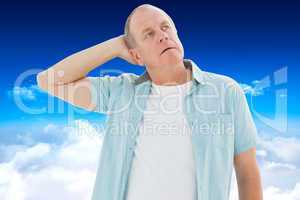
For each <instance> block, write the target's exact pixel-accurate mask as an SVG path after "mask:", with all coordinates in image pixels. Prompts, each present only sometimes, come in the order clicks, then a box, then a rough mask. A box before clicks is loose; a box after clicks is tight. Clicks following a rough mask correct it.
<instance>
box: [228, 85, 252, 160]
mask: <svg viewBox="0 0 300 200" xmlns="http://www.w3.org/2000/svg"><path fill="white" fill-rule="evenodd" d="M232 100H233V112H234V155H237V154H239V153H241V152H244V151H247V150H248V149H250V148H252V147H256V144H257V129H256V127H255V124H254V121H253V118H252V115H251V112H250V109H249V106H248V103H247V99H246V96H245V94H244V91H243V89H242V88H241V87H240V86H239V85H238V84H237V83H235V84H234V92H233V99H232Z"/></svg>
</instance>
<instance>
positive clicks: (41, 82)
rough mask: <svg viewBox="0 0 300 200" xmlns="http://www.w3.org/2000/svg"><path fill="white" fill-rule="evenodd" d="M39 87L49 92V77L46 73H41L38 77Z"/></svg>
mask: <svg viewBox="0 0 300 200" xmlns="http://www.w3.org/2000/svg"><path fill="white" fill-rule="evenodd" d="M36 82H37V86H38V87H39V88H41V89H43V90H47V82H48V81H47V76H46V75H45V73H44V72H40V73H38V74H37V76H36Z"/></svg>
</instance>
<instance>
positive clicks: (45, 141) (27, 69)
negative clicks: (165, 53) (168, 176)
mask: <svg viewBox="0 0 300 200" xmlns="http://www.w3.org/2000/svg"><path fill="white" fill-rule="evenodd" d="M142 3H143V1H131V3H129V2H123V3H119V2H110V3H102V2H101V3H100V2H92V1H91V2H88V1H85V2H72V3H69V2H63V1H60V3H55V2H50V1H49V2H46V1H45V2H43V3H40V2H34V1H29V2H26V3H24V2H22V3H14V4H13V3H8V2H6V3H2V5H1V8H0V19H1V20H0V25H1V27H2V28H1V32H0V44H1V45H0V55H1V69H2V72H4V74H3V75H2V78H1V79H0V93H1V97H2V98H1V99H0V104H1V115H0V176H1V175H3V176H4V174H10V175H11V176H9V177H13V179H10V178H9V177H7V180H6V179H2V180H4V181H2V182H0V197H2V198H1V199H11V198H14V196H13V195H14V192H13V191H16V192H17V191H19V193H20V191H22V192H23V193H22V192H21V193H20V195H21V196H18V197H17V199H30V198H31V199H32V198H33V199H38V197H40V196H39V195H41V194H40V193H39V192H38V191H37V190H34V189H29V188H27V187H26V185H27V184H28V183H30V184H37V185H39V184H40V183H41V186H39V190H40V191H49V190H51V191H59V192H61V193H63V195H62V197H65V198H64V199H77V198H79V199H83V198H88V195H89V194H90V189H91V187H92V184H93V177H94V174H95V169H96V164H97V159H98V156H99V153H96V152H97V151H99V149H101V132H102V127H100V128H99V124H101V123H102V122H103V120H104V119H105V115H102V114H98V113H87V112H84V111H83V110H80V109H78V108H75V107H73V106H70V105H68V104H66V103H64V102H62V101H60V100H59V99H57V98H55V97H49V96H48V95H47V94H46V93H44V92H42V91H40V90H39V89H38V88H37V86H36V82H35V75H34V73H36V72H37V71H38V70H43V69H46V68H48V67H50V66H51V65H53V64H55V63H56V62H58V61H59V60H61V59H63V58H64V57H66V56H68V55H70V54H72V53H75V52H77V51H80V50H82V49H84V48H88V47H90V46H92V45H95V44H97V43H100V42H102V41H104V40H107V39H109V38H111V37H115V36H118V35H120V34H122V33H123V25H124V23H125V20H126V17H127V15H128V14H129V12H130V11H131V10H132V9H133V8H134V7H136V6H137V5H140V4H142ZM147 3H151V4H153V5H156V6H158V7H160V8H162V9H163V10H165V11H166V12H167V13H168V14H169V15H170V16H171V17H172V19H173V20H174V22H175V24H176V26H177V29H178V33H179V37H180V39H181V41H182V43H183V46H184V49H185V58H190V59H192V60H194V61H195V62H196V63H197V64H198V66H199V67H200V68H201V69H202V70H205V71H210V72H215V73H220V74H224V75H227V76H230V77H232V78H234V79H235V80H236V81H238V82H239V83H240V84H241V86H242V87H243V89H244V91H245V94H246V96H247V99H248V103H249V106H250V107H251V110H252V112H253V116H254V119H255V123H256V125H257V127H258V130H259V148H258V161H259V164H260V168H261V171H262V176H263V183H264V190H265V195H266V196H265V197H266V199H288V200H290V199H296V196H297V195H298V194H300V160H299V158H298V155H299V153H300V148H299V146H300V132H299V128H300V106H299V104H298V101H297V100H299V97H300V94H299V92H298V88H297V87H298V86H299V83H298V82H297V81H298V79H299V78H298V75H299V72H300V69H299V64H300V61H299V57H300V39H299V35H300V26H299V19H300V15H299V13H298V10H299V8H300V6H299V4H297V3H290V2H287V1H286V2H284V3H283V2H267V1H260V2H255V1H248V2H246V1H245V2H243V3H241V2H233V1H231V2H230V1H229V2H228V1H227V2H226V3H225V2H221V1H220V2H218V1H214V2H201V1H200V2H198V3H195V2H192V1H191V2H188V1H184V3H179V2H177V3H174V2H172V3H171V2H165V3H161V2H158V1H157V2H155V1H148V2H147ZM101 69H118V70H120V71H122V72H133V73H136V74H140V73H142V72H143V70H144V69H143V68H141V67H139V66H133V65H130V64H128V63H126V62H125V61H123V60H121V59H114V60H112V61H110V62H108V63H106V64H104V65H103V66H101ZM99 72H100V71H99V68H97V69H95V70H94V71H92V72H91V73H90V74H89V75H90V76H97V75H98V74H99ZM24 73H25V74H26V73H29V74H30V73H32V74H31V75H28V76H25V77H26V79H24V81H23V83H22V85H21V86H18V87H16V86H15V83H16V81H17V80H20V78H22V76H23V75H25V74H24ZM266 85H267V87H265V88H264V89H262V86H266ZM276 95H277V96H276ZM19 97H20V99H21V100H22V102H23V103H24V106H26V107H27V108H31V109H33V108H44V109H46V110H47V111H44V112H41V113H40V114H31V113H26V112H25V111H24V109H22V108H20V105H19V104H18V103H17V102H16V99H18V98H19ZM49 102H53V109H51V108H49V107H47V106H48V103H49ZM18 105H19V106H18ZM276 106H277V107H276ZM285 107H286V108H287V111H286V112H285V109H284V108H285ZM70 113H71V114H72V121H73V122H74V124H67V122H68V121H69V120H68V116H70ZM285 120H287V121H285ZM95 126H97V128H95ZM80 127H88V128H87V129H88V130H90V133H92V134H94V135H92V136H93V137H94V136H95V135H97V137H96V138H97V139H96V140H93V139H92V140H91V138H90V136H91V135H89V136H84V137H83V136H78V135H77V137H75V136H76V134H75V136H74V129H78V128H79V129H80ZM75 132H76V131H75ZM278 149H280V151H279V150H278ZM89 153H90V154H89ZM77 154H78V155H81V156H80V157H81V158H79V160H80V162H79V161H78V160H77V161H76V159H77V158H78V156H76V159H74V155H77ZM87 154H89V156H88V157H87V158H86V155H87ZM68 163H69V164H68ZM70 163H73V166H75V167H72V166H71V164H70ZM79 169H83V170H82V172H80V173H82V174H81V175H80V178H82V179H80V180H82V181H83V183H86V184H85V185H84V186H83V185H77V186H74V187H71V185H73V184H74V182H75V181H78V180H79V178H78V179H75V178H72V177H73V176H74V175H75V174H77V173H79ZM51 173H61V174H63V176H62V177H63V178H62V179H58V180H56V179H55V178H53V179H51V180H48V181H47V179H44V178H43V177H47V175H49V174H51ZM274 173H276V174H278V177H279V180H282V179H285V180H286V181H283V182H282V181H281V182H279V181H278V179H274V177H272V174H274ZM87 177H89V178H87ZM281 178H282V179H281ZM55 185H59V186H61V187H57V186H55ZM7 190H9V191H12V192H11V193H9V195H12V196H9V195H6V196H3V195H4V194H5V193H6V194H8V193H7V192H5V191H7ZM1 195H2V196H1ZM22 195H23V196H22ZM26 195H27V196H26ZM28 195H29V196H28ZM30 195H31V196H30ZM299 196H300V195H299ZM62 197H59V198H60V199H63V198H62ZM59 198H58V197H57V198H56V199H59ZM232 198H233V199H234V197H232ZM43 199H45V198H44V197H43Z"/></svg>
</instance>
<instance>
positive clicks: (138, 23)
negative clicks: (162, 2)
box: [130, 8, 171, 34]
mask: <svg viewBox="0 0 300 200" xmlns="http://www.w3.org/2000/svg"><path fill="white" fill-rule="evenodd" d="M164 21H167V22H169V23H171V22H170V18H169V17H168V16H167V15H166V13H164V12H163V11H161V10H158V9H155V8H140V9H138V10H137V11H136V12H135V13H134V14H133V15H132V18H131V21H130V31H131V32H132V33H134V34H140V33H141V32H142V30H143V29H145V28H148V27H151V26H154V25H158V24H160V23H162V22H164Z"/></svg>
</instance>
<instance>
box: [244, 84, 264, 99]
mask: <svg viewBox="0 0 300 200" xmlns="http://www.w3.org/2000/svg"><path fill="white" fill-rule="evenodd" d="M240 86H241V88H242V89H243V90H244V93H245V94H250V95H252V96H259V95H263V90H262V89H261V88H260V87H257V86H254V87H253V86H251V85H248V84H245V83H240Z"/></svg>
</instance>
